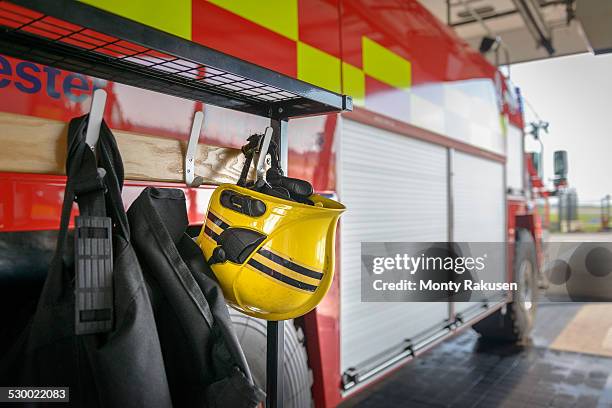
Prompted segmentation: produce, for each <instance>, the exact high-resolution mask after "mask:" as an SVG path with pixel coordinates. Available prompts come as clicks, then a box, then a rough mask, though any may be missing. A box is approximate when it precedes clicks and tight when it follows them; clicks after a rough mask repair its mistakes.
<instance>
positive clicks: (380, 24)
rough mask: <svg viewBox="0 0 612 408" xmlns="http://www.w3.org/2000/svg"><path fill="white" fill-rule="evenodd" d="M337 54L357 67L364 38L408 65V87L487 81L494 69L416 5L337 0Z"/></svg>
mask: <svg viewBox="0 0 612 408" xmlns="http://www.w3.org/2000/svg"><path fill="white" fill-rule="evenodd" d="M341 2H342V55H343V59H344V61H346V62H349V63H350V64H352V65H355V66H357V67H361V66H362V54H361V41H362V37H363V36H367V37H368V38H370V39H371V40H374V41H376V42H377V43H379V44H381V45H382V46H384V47H385V48H388V49H390V50H391V51H393V52H395V53H396V54H398V55H400V56H402V57H403V58H405V59H407V60H409V61H410V62H411V64H412V83H413V84H420V83H426V82H444V81H458V80H465V79H472V78H484V77H488V78H492V77H493V75H494V71H495V69H494V68H493V67H492V66H491V65H490V64H489V63H488V62H487V61H486V60H485V59H484V58H483V57H482V56H481V55H479V54H478V53H477V52H476V51H474V50H472V49H471V48H469V46H468V45H467V44H466V43H464V42H463V41H462V40H460V39H459V37H457V36H456V35H455V34H454V33H453V32H452V31H451V30H450V29H449V28H448V27H447V26H446V25H444V24H442V23H441V22H440V21H438V20H437V19H436V18H435V17H434V16H432V15H431V14H430V13H429V12H428V11H427V10H426V9H425V8H424V7H422V6H421V5H420V4H419V3H418V2H417V1H416V0H410V1H401V2H400V1H396V0H348V1H347V0H341Z"/></svg>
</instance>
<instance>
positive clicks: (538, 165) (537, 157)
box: [529, 152, 544, 179]
mask: <svg viewBox="0 0 612 408" xmlns="http://www.w3.org/2000/svg"><path fill="white" fill-rule="evenodd" d="M529 156H530V157H531V164H533V168H534V169H535V171H536V174H537V175H538V177H539V178H540V179H543V178H544V177H543V174H542V170H543V169H542V153H539V152H530V153H529Z"/></svg>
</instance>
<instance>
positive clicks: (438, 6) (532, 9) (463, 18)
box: [419, 0, 610, 65]
mask: <svg viewBox="0 0 612 408" xmlns="http://www.w3.org/2000/svg"><path fill="white" fill-rule="evenodd" d="M419 1H420V3H422V4H423V5H424V6H425V7H427V8H428V9H429V10H430V11H431V12H432V13H433V14H434V15H436V16H437V17H438V18H439V19H440V20H441V21H443V22H446V23H447V24H449V25H450V26H451V27H453V28H454V30H455V31H456V32H457V34H458V35H459V36H460V37H461V38H463V39H464V40H466V41H467V42H468V43H469V44H470V45H471V46H472V47H474V48H475V49H479V47H480V44H481V41H482V39H483V37H485V36H488V37H491V38H495V37H499V38H500V39H501V42H502V44H503V46H501V47H500V52H499V54H498V59H499V63H500V64H502V65H505V64H506V63H507V62H506V52H504V48H505V49H507V51H508V52H507V55H508V57H509V60H510V61H509V62H510V63H517V62H525V61H533V60H538V59H543V58H551V57H558V56H563V55H570V54H576V53H582V52H588V51H589V50H590V45H589V41H588V38H587V36H585V34H583V33H584V32H587V34H588V30H585V29H584V27H583V26H582V24H581V22H580V21H579V18H575V15H576V4H577V2H576V1H575V0H449V1H447V0H419ZM591 1H592V0H579V1H578V3H581V2H584V4H580V6H579V7H587V6H588V4H587V3H590V2H591ZM596 1H601V0H596ZM593 4H595V3H593ZM600 4H601V3H600ZM578 14H580V10H578ZM449 18H450V21H448V19H449ZM608 21H610V20H608ZM495 48H496V45H494V46H493V48H492V50H491V51H490V52H488V53H486V54H485V55H486V56H487V58H489V60H490V61H491V62H493V63H495V52H494V51H493V49H495Z"/></svg>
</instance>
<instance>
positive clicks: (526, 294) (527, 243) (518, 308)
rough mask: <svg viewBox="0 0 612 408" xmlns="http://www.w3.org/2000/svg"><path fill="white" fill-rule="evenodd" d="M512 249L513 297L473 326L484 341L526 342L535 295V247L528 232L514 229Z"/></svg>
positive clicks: (536, 296) (535, 304)
mask: <svg viewBox="0 0 612 408" xmlns="http://www.w3.org/2000/svg"><path fill="white" fill-rule="evenodd" d="M515 248H516V252H515V254H514V279H515V282H517V283H518V290H517V292H516V293H515V295H514V300H513V301H512V302H511V303H508V304H507V305H506V307H505V308H502V309H500V310H498V311H496V312H495V313H493V314H492V315H490V316H488V317H486V318H484V319H483V320H481V321H480V322H478V323H476V324H475V325H474V326H473V328H474V330H476V331H477V332H478V333H480V335H481V336H482V338H484V339H486V340H493V341H500V342H518V343H522V344H526V343H527V342H528V339H529V335H530V333H531V330H532V329H533V324H534V322H535V314H536V309H537V301H538V295H539V285H538V283H539V282H538V275H539V273H538V263H537V257H536V250H535V244H534V241H533V237H532V235H531V234H530V233H529V231H526V230H519V231H518V233H517V245H516V246H515Z"/></svg>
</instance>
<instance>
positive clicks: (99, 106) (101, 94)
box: [85, 89, 106, 152]
mask: <svg viewBox="0 0 612 408" xmlns="http://www.w3.org/2000/svg"><path fill="white" fill-rule="evenodd" d="M105 106H106V91H105V90H104V89H96V90H95V91H94V92H93V95H92V98H91V107H90V108H89V119H88V122H87V131H86V133H85V143H87V145H88V146H89V147H90V148H91V150H92V151H94V152H95V151H96V145H97V144H98V139H99V138H100V129H101V128H102V120H103V119H104V107H105Z"/></svg>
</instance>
